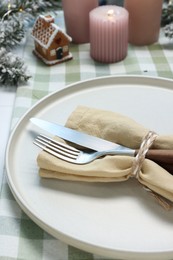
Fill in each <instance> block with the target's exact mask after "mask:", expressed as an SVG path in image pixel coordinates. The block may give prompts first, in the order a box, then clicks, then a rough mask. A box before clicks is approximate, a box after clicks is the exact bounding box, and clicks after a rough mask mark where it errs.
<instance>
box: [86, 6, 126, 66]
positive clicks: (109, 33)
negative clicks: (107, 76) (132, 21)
mask: <svg viewBox="0 0 173 260" xmlns="http://www.w3.org/2000/svg"><path fill="white" fill-rule="evenodd" d="M128 17H129V16H128V12H127V10H126V9H125V8H123V7H120V6H115V5H105V6H100V7H97V8H95V9H94V10H92V11H91V12H90V55H91V57H92V58H93V59H94V60H96V61H99V62H104V63H113V62H118V61H120V60H123V59H124V58H125V57H126V55H127V48H128Z"/></svg>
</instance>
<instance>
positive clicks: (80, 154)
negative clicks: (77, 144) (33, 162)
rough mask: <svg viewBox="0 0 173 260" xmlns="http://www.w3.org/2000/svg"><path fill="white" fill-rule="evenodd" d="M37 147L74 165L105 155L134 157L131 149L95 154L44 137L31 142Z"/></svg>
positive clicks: (39, 136)
mask: <svg viewBox="0 0 173 260" xmlns="http://www.w3.org/2000/svg"><path fill="white" fill-rule="evenodd" d="M33 143H34V144H35V145H37V146H38V147H40V148H42V149H43V150H44V151H45V152H47V153H49V154H51V155H53V156H55V157H57V158H59V159H62V160H64V161H67V162H70V163H74V164H87V163H90V162H92V161H94V160H95V159H97V158H99V157H102V156H105V155H118V154H119V155H130V156H134V152H132V151H133V150H132V149H128V148H127V150H124V149H123V150H118V151H115V150H106V151H103V152H95V151H92V150H89V151H83V150H79V149H76V148H74V147H73V146H71V145H68V144H65V143H62V142H59V141H57V140H54V139H52V138H50V137H48V136H45V135H42V134H40V135H38V136H37V137H36V139H35V141H34V142H33Z"/></svg>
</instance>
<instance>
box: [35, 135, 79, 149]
mask: <svg viewBox="0 0 173 260" xmlns="http://www.w3.org/2000/svg"><path fill="white" fill-rule="evenodd" d="M37 138H39V139H44V140H45V141H46V140H47V142H48V141H50V142H52V143H53V144H57V145H58V146H59V145H60V146H61V147H63V148H67V149H68V150H70V151H74V152H78V153H79V152H80V151H79V150H78V149H76V148H74V147H73V146H71V145H68V144H65V143H62V142H59V141H57V140H55V139H52V138H50V137H48V136H46V135H43V134H40V135H38V136H37Z"/></svg>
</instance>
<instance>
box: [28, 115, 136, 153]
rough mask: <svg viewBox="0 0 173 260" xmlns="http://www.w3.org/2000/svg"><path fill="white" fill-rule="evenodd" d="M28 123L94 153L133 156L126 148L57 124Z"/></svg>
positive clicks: (37, 120) (131, 151)
mask: <svg viewBox="0 0 173 260" xmlns="http://www.w3.org/2000/svg"><path fill="white" fill-rule="evenodd" d="M30 121H31V122H32V123H33V124H34V125H36V126H38V127H39V128H41V129H43V130H45V131H47V132H49V133H51V134H53V135H55V136H58V137H60V138H62V139H64V140H66V141H70V142H72V143H74V144H78V145H80V146H83V147H85V148H89V149H92V150H95V151H104V150H112V149H114V150H117V151H120V150H123V151H124V152H125V151H126V150H127V153H128V154H129V153H130V154H131V155H134V153H135V150H133V149H130V148H127V147H125V146H122V145H119V144H116V143H113V142H110V141H107V140H104V139H101V138H99V137H96V136H92V135H89V134H86V133H83V132H79V131H77V130H74V129H71V128H68V127H65V126H62V125H59V124H57V123H52V122H48V121H45V120H42V119H39V118H30Z"/></svg>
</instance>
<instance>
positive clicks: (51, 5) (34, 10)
mask: <svg viewBox="0 0 173 260" xmlns="http://www.w3.org/2000/svg"><path fill="white" fill-rule="evenodd" d="M11 2H12V1H11ZM60 8H62V4H61V1H60V0H59V1H58V0H14V1H13V2H12V3H11V7H10V9H11V14H12V13H13V14H14V13H19V12H23V14H24V16H25V17H26V16H32V17H35V16H36V15H38V14H40V13H44V12H49V11H53V12H54V11H55V10H58V9H60ZM7 12H8V5H7V3H6V4H5V3H2V4H0V17H1V18H2V17H3V16H4V14H5V13H7Z"/></svg>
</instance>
